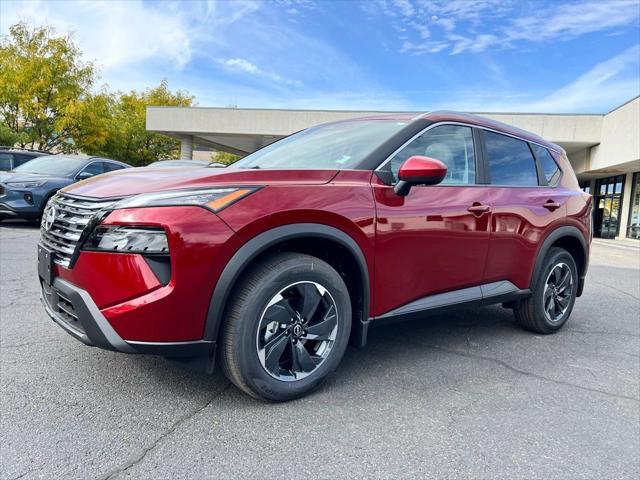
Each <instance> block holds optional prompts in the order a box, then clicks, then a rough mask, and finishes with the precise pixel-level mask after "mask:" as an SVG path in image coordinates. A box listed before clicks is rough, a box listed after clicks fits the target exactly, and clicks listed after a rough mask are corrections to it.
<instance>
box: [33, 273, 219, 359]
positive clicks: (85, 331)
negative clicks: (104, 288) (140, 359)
mask: <svg viewBox="0 0 640 480" xmlns="http://www.w3.org/2000/svg"><path fill="white" fill-rule="evenodd" d="M40 300H41V301H42V303H43V305H44V308H45V310H46V312H47V314H48V315H49V316H50V317H51V319H52V320H53V321H54V322H55V323H57V324H58V325H59V326H60V327H62V329H63V330H65V331H66V332H67V333H69V334H70V335H71V336H73V337H74V338H76V339H77V340H80V341H81V342H82V343H84V344H85V345H89V346H95V347H99V348H103V349H106V350H113V351H118V352H123V353H144V354H154V355H162V356H164V357H173V358H181V357H182V358H184V357H215V350H216V344H215V342H211V341H205V340H196V341H187V342H141V341H132V340H124V339H123V338H122V337H120V335H118V333H117V332H116V331H115V330H114V329H113V327H112V326H111V325H110V323H109V322H108V321H107V319H106V318H105V316H104V315H103V314H102V312H101V311H100V309H99V308H98V306H97V305H96V304H95V302H94V301H93V299H92V298H91V296H90V295H89V293H88V292H87V291H86V290H83V289H81V288H79V287H77V286H75V285H73V284H72V283H70V282H68V281H66V280H64V279H62V278H59V277H56V278H54V280H53V283H52V285H51V286H47V285H45V284H44V283H43V284H42V285H41V296H40Z"/></svg>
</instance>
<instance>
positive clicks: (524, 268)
mask: <svg viewBox="0 0 640 480" xmlns="http://www.w3.org/2000/svg"><path fill="white" fill-rule="evenodd" d="M480 137H481V138H482V142H483V149H484V150H483V151H484V160H485V169H486V175H487V179H488V182H489V184H490V185H488V186H487V189H488V191H489V192H490V200H489V201H490V203H491V210H492V218H491V227H490V230H491V234H490V241H489V253H488V255H487V264H486V270H485V275H484V277H485V278H484V281H485V282H486V283H489V282H495V281H500V280H508V281H510V282H511V283H513V284H514V285H515V286H516V287H518V288H522V289H525V288H529V282H530V279H531V274H532V271H533V265H534V262H535V258H536V254H537V251H538V247H539V245H540V242H541V241H542V240H543V239H544V238H545V237H546V235H547V234H548V233H549V232H550V231H551V230H553V229H554V228H555V227H556V226H557V225H559V224H561V223H563V220H564V218H565V215H566V202H567V199H568V196H569V195H568V192H567V191H565V190H564V189H563V188H562V187H560V186H558V185H559V177H560V174H561V172H560V169H559V168H558V166H557V164H556V163H555V160H554V159H553V157H552V156H551V154H550V153H549V151H548V150H547V149H546V148H545V147H543V146H541V145H537V144H533V143H529V142H526V141H523V140H520V139H518V138H515V137H511V136H508V135H503V134H500V133H497V132H493V131H488V130H480ZM536 158H538V159H539V161H536Z"/></svg>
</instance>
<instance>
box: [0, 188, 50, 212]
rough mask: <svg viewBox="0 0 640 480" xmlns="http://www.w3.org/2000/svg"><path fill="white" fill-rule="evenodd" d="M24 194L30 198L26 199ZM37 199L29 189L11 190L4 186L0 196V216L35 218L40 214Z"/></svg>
mask: <svg viewBox="0 0 640 480" xmlns="http://www.w3.org/2000/svg"><path fill="white" fill-rule="evenodd" d="M26 196H29V197H30V198H31V202H29V201H27V198H26ZM37 200H38V199H37V198H36V195H34V193H33V192H31V191H29V190H11V189H7V188H6V187H4V192H3V194H2V195H1V196H0V217H14V218H37V217H39V216H40V213H41V211H40V206H39V204H38V201H37Z"/></svg>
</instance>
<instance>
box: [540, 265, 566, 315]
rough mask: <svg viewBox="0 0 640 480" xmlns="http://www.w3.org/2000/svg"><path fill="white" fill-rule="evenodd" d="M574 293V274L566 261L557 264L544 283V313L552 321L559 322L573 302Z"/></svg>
mask: <svg viewBox="0 0 640 480" xmlns="http://www.w3.org/2000/svg"><path fill="white" fill-rule="evenodd" d="M572 294H573V275H572V273H571V269H570V268H569V266H568V265H567V264H566V263H558V264H557V265H555V266H554V267H553V268H552V269H551V271H550V272H549V275H548V276H547V280H546V282H545V285H544V294H543V296H542V301H543V307H544V314H545V315H546V317H547V320H549V321H550V322H552V323H556V322H559V321H560V320H562V318H563V317H564V314H565V313H566V312H567V309H568V308H569V304H570V303H571V295H572Z"/></svg>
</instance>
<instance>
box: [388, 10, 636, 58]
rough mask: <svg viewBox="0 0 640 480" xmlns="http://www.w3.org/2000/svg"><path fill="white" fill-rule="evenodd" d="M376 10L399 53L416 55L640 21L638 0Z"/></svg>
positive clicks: (565, 36) (567, 35)
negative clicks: (388, 27)
mask: <svg viewBox="0 0 640 480" xmlns="http://www.w3.org/2000/svg"><path fill="white" fill-rule="evenodd" d="M412 2H413V3H412ZM377 5H378V7H379V11H380V12H382V13H383V14H384V15H386V16H387V17H389V18H390V20H391V25H392V27H393V28H394V29H395V30H396V31H398V32H401V33H402V34H401V35H399V40H400V45H401V48H400V50H401V52H406V53H410V54H413V55H421V54H425V53H433V52H438V51H440V50H442V48H439V47H440V46H441V45H442V42H447V43H448V45H447V47H446V48H450V49H451V50H450V53H452V54H454V55H455V54H460V53H465V52H471V53H478V52H482V51H484V50H486V49H488V48H490V47H499V48H508V47H512V46H514V45H516V44H517V43H523V42H545V41H565V40H570V39H572V38H576V37H579V36H581V35H585V34H587V33H592V32H599V31H606V30H609V31H615V29H619V28H624V27H628V26H634V25H636V26H637V24H638V19H639V18H640V5H639V4H638V0H588V1H583V2H575V1H573V2H569V3H560V2H555V3H551V4H549V5H548V6H544V5H541V4H540V3H538V2H531V3H525V2H516V1H507V0H401V1H400V0H394V1H393V2H391V3H390V0H378V3H377ZM488 19H490V20H491V21H489V22H488V21H487V20H488ZM407 32H409V36H407ZM425 33H428V35H426V34H425ZM408 45H409V47H408Z"/></svg>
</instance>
